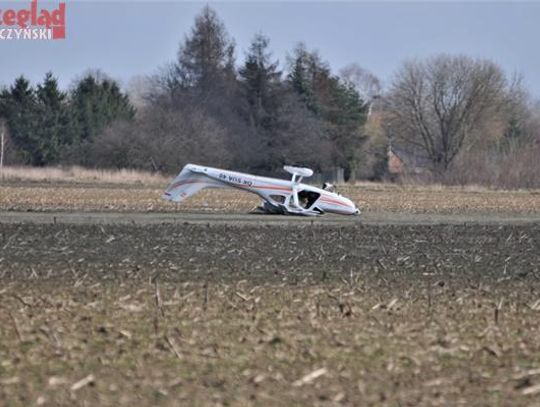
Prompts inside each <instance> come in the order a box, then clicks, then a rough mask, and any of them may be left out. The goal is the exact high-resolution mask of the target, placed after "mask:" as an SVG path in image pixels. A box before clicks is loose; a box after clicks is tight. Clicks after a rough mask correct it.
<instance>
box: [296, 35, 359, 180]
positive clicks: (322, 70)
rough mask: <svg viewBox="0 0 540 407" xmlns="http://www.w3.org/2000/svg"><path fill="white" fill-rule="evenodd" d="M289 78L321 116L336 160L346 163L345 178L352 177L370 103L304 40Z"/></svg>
mask: <svg viewBox="0 0 540 407" xmlns="http://www.w3.org/2000/svg"><path fill="white" fill-rule="evenodd" d="M288 81H289V84H290V86H291V88H292V89H294V91H295V92H296V93H297V94H298V96H299V97H300V99H301V100H302V101H303V103H304V104H305V106H306V107H307V108H308V109H309V110H310V111H311V112H312V113H313V114H314V115H315V116H316V117H318V118H319V119H320V120H322V122H323V125H324V128H325V131H326V134H327V136H328V137H329V139H330V140H331V141H332V144H333V150H334V151H333V155H334V164H335V165H339V166H341V167H343V168H344V169H345V178H346V179H351V178H352V177H354V173H355V170H356V167H357V163H358V160H359V159H361V157H360V155H361V146H362V144H363V142H364V141H365V139H366V138H365V136H363V134H362V126H363V125H364V124H365V122H366V120H367V110H368V105H367V104H366V103H365V102H364V101H362V99H361V98H360V95H359V94H358V92H357V91H356V90H355V89H354V87H353V86H352V85H349V84H346V83H345V82H343V81H342V80H340V78H339V77H337V76H335V75H332V73H331V71H330V67H329V66H328V64H326V63H324V62H323V61H322V60H321V58H320V57H319V55H318V54H317V53H316V52H309V51H308V50H307V49H306V47H305V46H304V45H303V44H300V45H299V46H297V47H296V49H295V50H294V53H293V58H292V59H291V62H290V73H289V76H288Z"/></svg>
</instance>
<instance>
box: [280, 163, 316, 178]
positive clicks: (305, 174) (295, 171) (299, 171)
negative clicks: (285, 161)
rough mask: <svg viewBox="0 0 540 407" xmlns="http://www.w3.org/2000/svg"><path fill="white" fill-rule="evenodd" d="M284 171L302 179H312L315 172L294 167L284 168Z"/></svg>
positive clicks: (287, 166)
mask: <svg viewBox="0 0 540 407" xmlns="http://www.w3.org/2000/svg"><path fill="white" fill-rule="evenodd" d="M283 169H284V170H285V171H287V172H288V173H289V174H292V175H297V176H300V177H311V176H312V175H313V170H312V169H309V168H305V167H294V166H292V165H286V166H284V167H283Z"/></svg>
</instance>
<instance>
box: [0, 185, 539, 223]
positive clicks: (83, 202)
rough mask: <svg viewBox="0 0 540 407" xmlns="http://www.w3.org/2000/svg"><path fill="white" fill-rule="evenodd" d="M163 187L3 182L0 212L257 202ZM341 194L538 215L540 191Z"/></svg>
mask: <svg viewBox="0 0 540 407" xmlns="http://www.w3.org/2000/svg"><path fill="white" fill-rule="evenodd" d="M164 187H165V186H163V188H164ZM163 188H156V187H155V186H145V185H104V184H77V183H57V184H48V183H29V182H22V183H21V182H19V183H6V182H4V183H3V184H0V210H2V211H27V210H32V211H59V210H60V211H63V210H65V211H110V212H119V211H121V212H141V211H142V212H193V211H197V212H206V213H224V212H226V213H246V212H249V211H250V210H251V209H253V208H254V207H256V206H257V205H258V204H259V203H260V200H259V199H258V198H257V197H256V196H255V195H252V194H247V193H243V192H239V191H236V190H228V189H222V190H205V191H202V192H200V193H199V194H197V195H195V196H194V197H192V198H190V199H188V200H187V201H185V202H184V203H182V204H181V205H178V204H173V203H170V202H166V201H163V200H161V199H160V195H161V192H162V190H163ZM340 192H341V193H342V194H343V195H345V196H347V197H350V198H351V199H352V200H353V201H354V202H355V203H356V204H357V205H358V207H359V208H360V209H361V210H362V211H363V212H393V213H400V214H404V213H410V214H444V215H452V214H464V213H470V214H479V213H489V214H495V213H497V214H540V191H493V190H487V189H474V188H442V187H415V186H399V185H393V184H369V183H366V184H362V185H358V186H343V187H341V188H340Z"/></svg>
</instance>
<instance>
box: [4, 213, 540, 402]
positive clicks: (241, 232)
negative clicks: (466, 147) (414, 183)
mask: <svg viewBox="0 0 540 407" xmlns="http://www.w3.org/2000/svg"><path fill="white" fill-rule="evenodd" d="M539 238H540V225H538V224H534V223H532V224H528V225H521V226H520V225H513V226H510V225H507V226H504V225H501V226H497V225H469V226H462V225H431V226H429V225H427V226H414V225H408V226H392V225H382V226H368V225H355V226H332V225H315V226H312V225H309V224H302V225H288V226H270V225H266V226H254V225H244V226H238V225H210V224H209V225H201V224H199V225H187V224H186V225H172V224H164V225H146V226H135V225H132V226H130V225H101V226H100V225H17V224H12V225H7V224H4V225H1V230H0V249H2V250H1V254H0V279H1V280H0V281H1V283H2V286H1V288H0V298H1V305H0V324H1V326H2V329H1V330H0V339H1V340H0V360H1V362H0V363H1V364H0V383H1V384H2V386H1V387H0V404H2V403H4V404H6V402H9V403H10V404H13V405H28V404H44V405H74V404H75V405H77V404H78V405H83V404H84V403H86V404H93V405H96V404H100V405H111V406H112V405H115V406H117V405H129V404H131V405H133V404H135V405H141V404H146V405H148V404H161V405H178V404H185V405H226V404H229V405H231V404H233V405H261V404H264V405H292V404H295V405H297V404H304V405H397V404H400V405H437V404H439V405H448V404H452V405H455V404H467V405H496V404H499V405H509V404H512V405H531V404H532V403H534V402H535V401H536V402H538V400H539V399H538V398H539V397H540V387H539V384H540V370H539V368H540V342H539V341H538V340H537V338H538V337H540V336H539V335H540V332H539V326H538V323H537V321H538V317H539V316H540V291H539V285H538V278H539V277H538V273H539V264H540V250H538V248H539V243H538V242H539Z"/></svg>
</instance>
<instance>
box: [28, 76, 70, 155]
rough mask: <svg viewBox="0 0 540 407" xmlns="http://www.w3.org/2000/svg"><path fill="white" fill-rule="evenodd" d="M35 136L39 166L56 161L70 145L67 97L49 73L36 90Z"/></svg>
mask: <svg viewBox="0 0 540 407" xmlns="http://www.w3.org/2000/svg"><path fill="white" fill-rule="evenodd" d="M36 111H37V113H38V117H37V119H36V129H35V132H36V135H37V139H38V140H39V147H38V157H35V161H39V162H40V164H43V165H45V164H51V163H54V162H56V161H57V160H58V158H59V156H60V154H61V151H62V148H63V147H65V146H66V145H68V144H71V142H72V139H73V136H74V134H73V129H72V127H71V126H70V120H69V112H68V105H67V96H66V94H65V93H64V92H61V91H60V89H59V88H58V81H57V80H56V79H55V78H54V77H53V75H52V73H51V72H48V73H47V74H46V75H45V79H44V80H43V83H42V84H38V86H37V90H36Z"/></svg>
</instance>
